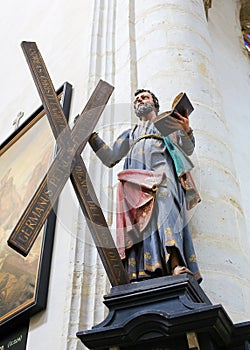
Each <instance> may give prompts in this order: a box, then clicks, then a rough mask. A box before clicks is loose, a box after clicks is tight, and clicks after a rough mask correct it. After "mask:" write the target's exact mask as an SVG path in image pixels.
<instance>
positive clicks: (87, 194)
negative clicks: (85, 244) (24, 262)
mask: <svg viewBox="0 0 250 350" xmlns="http://www.w3.org/2000/svg"><path fill="white" fill-rule="evenodd" d="M22 48H23V51H24V53H25V56H26V59H27V62H28V64H29V67H30V70H31V72H32V75H33V79H34V81H35V83H36V86H37V89H38V92H39V95H40V98H41V100H42V103H43V106H44V109H45V111H46V114H47V117H48V119H49V122H50V125H51V128H52V131H53V133H54V136H55V137H56V139H57V144H58V146H59V152H58V154H57V156H56V158H55V159H54V161H53V163H52V165H51V167H50V169H49V170H48V172H47V174H46V175H45V177H44V179H43V180H42V182H41V184H40V186H39V188H38V190H37V191H36V193H35V195H34V196H33V198H32V200H31V202H30V203H29V205H28V207H27V208H26V210H25V212H24V214H23V215H22V217H21V219H20V220H19V222H18V223H17V225H16V227H15V228H14V231H13V232H12V234H11V236H10V238H9V240H8V244H9V245H10V246H11V247H12V248H14V249H15V250H17V251H18V252H20V253H21V254H23V255H27V254H28V252H29V250H30V249H31V247H32V245H33V243H34V241H35V239H36V237H37V235H38V234H39V232H40V230H41V228H42V226H43V224H44V222H45V220H46V218H47V216H48V214H49V212H50V210H51V209H52V207H53V205H54V204H55V202H56V200H57V198H58V196H59V194H60V192H61V190H62V189H63V187H64V185H65V183H66V181H67V179H68V177H69V176H70V178H71V181H72V184H73V186H74V189H75V192H76V194H77V197H78V200H79V203H80V206H81V209H82V211H83V213H84V215H85V217H86V221H87V224H88V226H89V229H90V232H91V234H92V237H93V239H94V242H95V244H96V247H97V250H98V252H99V255H100V257H101V259H102V262H103V264H104V267H105V269H106V272H107V274H108V277H109V280H110V282H111V284H112V285H113V286H114V285H119V284H125V283H128V277H127V275H126V272H125V270H124V268H123V265H122V262H121V259H120V257H119V253H118V251H117V249H116V247H115V244H114V241H113V238H112V236H111V234H110V231H109V228H108V225H107V223H106V220H105V217H104V215H103V212H102V210H101V207H100V205H99V203H98V199H97V197H96V195H95V191H94V188H93V185H92V183H91V181H90V178H89V176H88V173H87V170H86V167H85V164H84V162H83V160H82V158H81V152H82V150H83V149H84V147H85V145H86V143H87V141H88V138H89V135H90V134H91V133H92V131H93V130H94V128H95V125H96V123H97V121H98V119H99V117H100V115H101V113H102V111H103V109H104V107H105V105H106V103H107V101H108V99H109V97H110V95H111V93H112V91H113V87H111V86H110V85H109V84H107V83H106V82H103V81H100V82H99V83H98V85H97V87H96V89H95V91H94V93H93V94H92V96H91V97H90V99H89V101H88V103H87V105H86V107H85V108H84V110H83V112H82V113H81V115H80V116H79V118H78V119H77V122H76V124H75V125H74V128H73V129H72V131H71V130H70V128H69V126H68V124H67V121H66V118H65V116H64V113H63V110H62V108H61V105H60V103H59V101H58V98H57V95H56V92H55V89H54V87H53V84H52V82H51V79H50V77H49V74H48V72H47V69H46V67H45V64H44V62H43V59H42V57H41V54H40V52H39V50H38V48H37V46H36V44H35V43H29V42H23V43H22Z"/></svg>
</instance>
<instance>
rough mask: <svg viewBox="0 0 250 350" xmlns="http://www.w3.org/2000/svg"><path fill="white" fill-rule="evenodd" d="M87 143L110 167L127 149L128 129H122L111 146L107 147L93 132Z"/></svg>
mask: <svg viewBox="0 0 250 350" xmlns="http://www.w3.org/2000/svg"><path fill="white" fill-rule="evenodd" d="M89 144H90V146H91V147H92V149H93V151H94V152H95V153H96V155H97V156H98V158H99V159H100V160H101V161H102V162H103V164H105V165H106V166H107V167H109V168H112V167H113V166H114V165H115V164H117V163H118V162H119V161H120V160H121V159H122V158H123V157H124V156H125V155H126V154H127V153H128V151H129V130H126V131H124V132H123V133H122V134H121V135H120V136H119V137H118V138H117V140H116V141H115V142H114V144H113V146H112V147H109V146H108V145H107V144H106V143H105V142H104V141H103V140H102V139H101V137H100V136H99V135H98V134H97V133H95V132H94V133H93V134H92V135H91V136H90V138H89Z"/></svg>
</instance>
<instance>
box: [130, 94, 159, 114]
mask: <svg viewBox="0 0 250 350" xmlns="http://www.w3.org/2000/svg"><path fill="white" fill-rule="evenodd" d="M134 110H135V114H136V116H137V117H138V118H141V117H142V116H145V115H147V114H148V113H150V112H152V111H154V110H155V105H154V101H153V97H152V95H151V94H150V93H149V92H141V93H139V94H138V95H137V96H136V97H135V100H134Z"/></svg>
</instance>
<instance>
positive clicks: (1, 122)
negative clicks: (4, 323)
mask: <svg viewBox="0 0 250 350" xmlns="http://www.w3.org/2000/svg"><path fill="white" fill-rule="evenodd" d="M92 7H93V2H92V1H87V0H85V1H84V2H81V1H77V0H72V1H67V0H63V1H62V0H60V1H59V0H53V1H49V0H43V1H33V0H26V1H24V2H20V1H18V0H13V1H7V2H4V3H2V4H1V12H0V42H1V58H0V84H1V103H0V130H1V132H0V142H2V141H3V140H4V139H5V138H6V137H7V136H8V135H9V134H11V132H12V131H13V126H12V123H13V120H14V119H15V117H16V115H17V114H18V112H20V111H23V112H24V114H25V115H24V119H25V118H27V117H29V116H30V114H31V113H32V112H33V111H34V110H36V108H37V107H38V106H40V105H41V102H40V98H39V96H38V93H37V90H36V87H35V84H34V82H33V79H32V76H31V73H30V71H29V69H28V66H27V63H26V61H25V58H24V55H23V53H22V50H21V47H20V44H21V42H22V41H35V42H36V43H37V45H38V48H39V49H40V52H41V54H42V56H43V58H44V61H45V64H46V66H47V68H48V71H49V73H50V76H51V79H52V81H53V84H54V86H55V88H56V89H57V88H58V87H59V86H61V85H62V84H63V83H64V82H65V81H68V82H70V83H71V84H72V85H73V89H74V90H73V99H72V104H71V115H70V121H72V120H73V119H74V116H75V115H77V114H78V113H79V112H81V110H82V109H83V107H84V105H85V103H86V101H87V98H88V97H89V90H88V89H87V86H88V71H89V52H90V41H89V40H88V39H89V37H90V36H91V25H92V22H91V19H92V18H91V14H92V11H93V8H92ZM24 119H23V120H24ZM77 216H78V204H77V201H76V199H75V197H74V194H73V190H72V189H71V187H70V184H67V185H66V188H65V190H64V191H63V193H62V195H61V199H60V203H59V210H58V215H57V227H56V232H55V242H54V251H53V259H52V267H51V278H50V285H49V295H48V304H47V309H46V311H45V312H41V313H39V314H37V315H35V316H34V317H33V318H32V319H31V322H30V331H29V335H28V344H27V349H29V350H33V349H36V350H44V349H58V350H59V349H60V350H62V349H66V348H67V346H68V345H67V344H68V341H69V339H68V324H69V318H70V312H71V311H70V310H71V308H73V307H75V308H76V309H77V305H73V306H72V305H71V296H72V289H73V287H72V281H73V271H74V263H75V244H76V235H77V220H78V217H77ZM80 346H81V345H80Z"/></svg>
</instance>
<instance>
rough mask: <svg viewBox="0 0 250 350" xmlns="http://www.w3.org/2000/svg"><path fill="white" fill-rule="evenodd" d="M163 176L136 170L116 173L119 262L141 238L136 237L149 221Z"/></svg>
mask: <svg viewBox="0 0 250 350" xmlns="http://www.w3.org/2000/svg"><path fill="white" fill-rule="evenodd" d="M163 177H164V174H163V173H156V172H154V171H149V170H140V169H136V170H131V169H129V170H124V171H122V172H120V173H119V174H118V180H119V183H118V189H117V205H116V229H117V246H118V250H119V253H120V256H121V258H122V259H124V258H125V249H128V248H130V247H131V246H132V245H133V244H136V243H137V242H138V241H139V240H141V239H142V237H141V235H140V234H141V232H142V231H143V230H144V229H145V228H146V227H147V225H148V223H149V221H150V219H151V216H152V212H153V207H154V202H155V195H156V191H157V188H158V186H159V185H160V184H161V182H162V180H163Z"/></svg>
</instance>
